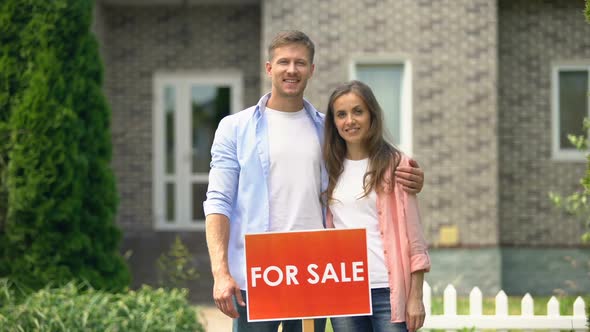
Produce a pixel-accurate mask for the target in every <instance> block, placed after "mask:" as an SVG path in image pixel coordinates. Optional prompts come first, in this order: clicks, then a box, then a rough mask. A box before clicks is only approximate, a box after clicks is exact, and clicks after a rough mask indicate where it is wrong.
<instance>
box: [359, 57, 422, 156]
mask: <svg viewBox="0 0 590 332" xmlns="http://www.w3.org/2000/svg"><path fill="white" fill-rule="evenodd" d="M351 77H352V79H356V80H359V81H362V82H364V83H366V84H367V85H369V86H370V87H371V89H372V90H373V93H374V94H375V97H376V98H377V101H378V102H379V105H381V108H382V109H383V113H384V121H385V123H384V124H385V128H386V129H387V131H388V134H389V136H390V137H391V139H392V141H393V143H394V144H395V145H396V146H398V147H399V148H400V149H401V150H402V151H404V152H405V153H406V154H408V155H411V154H412V81H411V66H410V63H409V61H403V60H402V61H395V60H390V59H381V58H360V59H355V60H353V61H352V65H351Z"/></svg>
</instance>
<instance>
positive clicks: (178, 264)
mask: <svg viewBox="0 0 590 332" xmlns="http://www.w3.org/2000/svg"><path fill="white" fill-rule="evenodd" d="M192 261H193V256H192V255H191V253H190V252H189V251H188V249H187V247H186V246H185V245H184V243H183V242H182V240H181V239H180V237H179V236H176V239H175V240H174V243H173V244H172V246H170V250H169V251H168V252H167V253H163V254H162V255H161V256H160V257H159V258H158V261H157V262H156V264H157V266H158V274H159V279H160V280H159V281H160V285H162V286H163V287H167V288H186V287H188V284H189V282H191V281H193V280H196V279H197V278H199V273H198V272H197V270H196V269H195V268H194V267H192Z"/></svg>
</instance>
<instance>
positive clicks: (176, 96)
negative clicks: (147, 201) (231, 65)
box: [153, 73, 242, 230]
mask: <svg viewBox="0 0 590 332" xmlns="http://www.w3.org/2000/svg"><path fill="white" fill-rule="evenodd" d="M154 89H155V91H154V96H155V103H154V105H155V106H154V119H153V121H154V218H155V227H156V229H161V230H166V229H170V230H179V229H183V230H190V229H204V225H205V223H204V221H205V216H204V212H203V201H204V200H205V194H206V192H207V185H208V180H209V163H210V161H211V154H210V150H211V144H212V142H213V137H214V135H215V130H216V129H217V125H218V124H219V121H220V120H221V119H222V118H223V117H225V116H226V115H229V114H231V113H234V112H237V111H239V110H241V109H242V78H241V75H240V74H239V73H201V74H198V73H197V74H194V75H191V74H156V76H155V80H154Z"/></svg>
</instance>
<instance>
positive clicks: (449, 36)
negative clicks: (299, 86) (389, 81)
mask: <svg viewBox="0 0 590 332" xmlns="http://www.w3.org/2000/svg"><path fill="white" fill-rule="evenodd" d="M496 15H497V8H496V1H494V0H454V1H430V0H397V1H394V0H384V1H377V0H363V1H359V0H325V1H311V0H304V1H278V0H269V1H264V5H263V17H262V29H263V30H262V36H263V45H267V44H268V43H269V41H270V39H271V38H272V37H273V36H274V34H275V33H276V32H277V31H279V30H282V29H300V30H302V31H305V32H306V33H308V34H309V35H310V37H311V38H312V39H313V40H314V42H315V43H316V48H317V49H316V61H315V62H316V72H315V74H314V78H313V79H312V81H311V83H310V85H309V86H308V89H307V94H306V96H307V98H308V99H310V100H311V101H312V102H313V103H314V104H315V105H316V107H317V108H318V109H321V110H323V109H325V107H326V102H327V99H328V97H329V94H330V92H331V90H332V89H333V88H334V87H335V86H336V85H337V84H338V83H340V82H343V81H346V80H348V79H349V76H348V75H349V73H348V69H349V63H350V60H351V58H352V57H354V56H357V55H394V56H396V57H402V58H405V59H408V60H410V61H411V62H412V66H413V123H414V134H413V136H414V137H413V143H414V156H415V157H416V158H417V159H418V160H419V162H420V164H421V166H422V167H423V168H424V170H425V171H426V185H425V188H424V191H423V193H422V194H420V200H421V211H422V216H423V220H424V223H425V228H426V231H427V237H428V239H429V241H430V242H431V243H433V244H436V243H437V242H438V234H439V228H440V226H443V225H456V226H458V228H459V232H460V234H459V236H460V238H459V240H460V243H461V244H462V245H475V246H487V245H495V244H497V243H498V212H497V211H498V184H497V182H498V181H497V177H498V175H497V159H498V153H497V150H498V146H497V96H496V95H497V92H496V91H497V90H496V80H497V21H496V18H497V16H496ZM264 84H265V85H264V89H265V90H268V89H269V88H270V85H269V81H268V80H265V83H264Z"/></svg>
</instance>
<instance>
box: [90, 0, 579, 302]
mask: <svg viewBox="0 0 590 332" xmlns="http://www.w3.org/2000/svg"><path fill="white" fill-rule="evenodd" d="M583 8H584V1H583V0H571V1H563V0H447V1H442V0H440V1H438V0H437V1H432V0H322V1H318V0H302V1H278V0H218V1H212V0H184V1H181V0H98V1H97V3H96V6H95V22H94V27H93V29H94V31H95V33H96V35H97V37H98V39H99V42H100V45H101V52H102V56H103V61H104V65H105V93H106V95H107V97H108V99H109V101H110V105H111V108H112V137H113V147H114V149H113V153H114V155H113V168H114V170H115V173H116V175H117V183H118V190H119V197H120V205H119V211H118V223H119V225H120V227H121V228H122V229H123V232H124V240H123V244H122V245H123V248H122V250H123V251H124V252H129V253H130V257H129V264H130V266H131V270H132V273H133V278H134V284H135V285H139V284H142V283H156V282H157V269H156V265H155V261H156V260H157V258H158V257H159V256H160V255H161V254H162V253H163V252H165V251H167V250H168V249H169V247H170V244H171V243H172V241H173V240H174V238H175V237H176V236H177V235H178V236H180V237H181V238H182V239H183V241H184V243H185V244H186V245H187V246H188V247H189V248H190V250H191V252H192V253H193V254H194V256H195V262H194V263H195V265H196V267H197V268H198V269H199V270H200V272H201V277H200V278H199V279H198V280H197V281H196V282H195V283H194V286H193V287H192V288H191V290H192V292H191V296H192V297H193V299H194V300H195V301H197V302H208V301H210V299H211V287H212V280H211V276H210V272H209V269H210V267H209V260H208V255H207V248H206V242H205V234H204V216H203V209H202V201H203V200H204V198H205V192H206V188H207V174H208V163H209V158H210V155H209V147H210V144H211V141H212V135H213V133H214V131H215V128H216V126H217V123H218V121H219V120H220V119H221V118H222V117H223V116H225V115H228V114H231V113H234V112H238V111H240V110H241V109H244V108H246V107H248V106H251V105H254V104H255V103H256V102H257V101H258V99H259V98H260V96H261V95H262V94H263V93H265V92H266V91H269V90H270V81H269V80H268V79H267V78H266V75H265V73H264V62H265V61H266V53H267V52H266V47H267V45H268V43H269V41H270V40H271V38H272V37H273V36H274V35H275V34H276V32H278V31H280V30H284V29H299V30H302V31H304V32H306V33H307V34H308V35H309V36H310V37H311V38H312V39H313V40H314V42H315V44H316V57H315V64H316V71H315V73H314V76H313V78H312V80H311V81H310V83H309V84H308V88H307V90H306V98H307V99H308V100H309V101H311V102H312V103H313V104H314V105H315V106H316V108H318V109H319V110H323V109H325V107H326V103H327V99H328V96H329V94H330V92H331V90H332V89H333V88H334V87H335V86H336V85H337V84H339V83H341V82H343V81H347V80H350V79H353V78H355V79H360V80H363V81H365V82H367V83H369V84H370V85H371V86H372V87H373V89H374V90H375V92H376V94H377V97H378V99H379V100H380V103H381V104H382V106H384V109H385V111H386V113H387V114H386V123H387V127H388V129H389V131H390V132H391V134H392V137H393V139H394V140H395V142H396V144H398V146H399V147H400V148H401V149H402V150H404V151H405V152H406V153H408V154H410V155H412V156H413V157H414V158H415V159H417V160H418V161H419V163H420V165H421V167H422V168H423V169H424V170H425V172H426V182H425V187H424V190H423V192H422V193H420V195H419V199H420V204H421V206H420V207H421V214H422V218H423V224H424V225H423V226H424V228H425V232H426V236H427V239H428V241H429V243H430V247H431V255H432V259H433V262H432V263H433V269H432V272H431V273H429V274H428V275H427V278H426V279H427V280H428V281H429V283H430V284H431V285H434V287H435V292H437V291H442V288H443V287H444V286H446V284H447V283H454V284H455V285H457V286H458V289H459V292H460V293H461V292H464V293H467V292H468V291H469V290H470V289H471V288H472V287H473V286H479V287H480V288H482V290H483V291H484V294H485V295H495V292H497V291H498V290H499V289H500V288H502V289H505V290H506V291H509V292H512V293H524V292H532V293H536V294H542V293H550V292H551V291H552V290H553V289H555V288H562V287H564V284H563V281H564V280H574V281H575V282H576V285H577V286H578V287H580V288H581V289H584V287H585V289H590V278H588V277H587V273H588V270H589V268H586V269H584V268H581V267H578V268H575V267H572V266H571V264H570V261H571V259H574V260H578V261H589V260H590V249H589V248H588V247H587V246H586V247H585V246H583V245H582V244H581V242H580V235H581V233H582V230H583V227H582V224H581V223H580V222H579V221H576V220H575V219H574V218H572V217H570V216H567V215H565V214H564V213H562V212H560V211H558V210H557V209H555V208H554V207H553V206H552V203H551V202H550V200H549V198H548V192H550V191H554V192H558V193H563V194H567V193H569V192H571V191H574V190H576V189H578V186H579V184H578V182H579V179H580V178H581V177H582V176H583V175H584V171H585V160H584V157H583V155H581V154H580V153H577V152H576V151H575V149H573V148H572V147H571V146H569V145H568V142H567V139H566V135H567V133H570V132H582V129H581V127H580V124H581V121H582V119H583V118H584V116H587V115H588V111H589V106H588V105H589V102H588V94H587V92H588V91H589V79H588V77H589V76H590V39H588V38H587V36H588V35H590V25H589V24H587V23H586V22H585V20H584V16H583ZM566 256H567V257H571V259H569V261H568V259H565V258H564V257H566Z"/></svg>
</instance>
